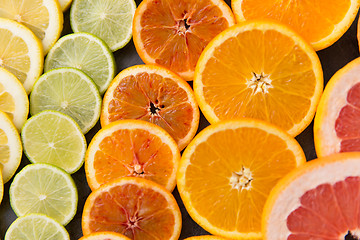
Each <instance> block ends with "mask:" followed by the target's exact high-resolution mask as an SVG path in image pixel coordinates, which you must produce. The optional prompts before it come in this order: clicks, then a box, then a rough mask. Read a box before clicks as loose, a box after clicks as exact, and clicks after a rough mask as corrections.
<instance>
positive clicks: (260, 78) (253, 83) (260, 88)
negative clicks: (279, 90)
mask: <svg viewBox="0 0 360 240" xmlns="http://www.w3.org/2000/svg"><path fill="white" fill-rule="evenodd" d="M252 74H253V76H252V78H251V79H250V80H247V82H246V85H247V87H248V88H251V89H252V90H253V94H257V93H268V92H269V88H273V86H272V85H271V79H270V77H269V75H266V74H264V73H261V74H257V73H255V72H253V73H252Z"/></svg>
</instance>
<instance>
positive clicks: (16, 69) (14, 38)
mask: <svg viewBox="0 0 360 240" xmlns="http://www.w3.org/2000/svg"><path fill="white" fill-rule="evenodd" d="M9 3H10V2H9ZM0 5H1V4H0ZM43 61H44V59H43V50H42V46H41V42H40V41H39V39H38V38H37V37H36V36H35V35H34V33H33V32H31V31H30V30H29V29H28V28H26V27H24V26H23V25H22V24H19V23H17V22H15V21H12V20H8V19H5V18H1V17H0V67H3V68H5V69H6V70H8V71H10V72H11V73H13V74H14V75H15V76H16V77H17V79H19V80H20V82H21V83H22V84H23V85H24V88H25V90H26V92H27V93H29V92H30V91H31V88H32V87H33V85H34V82H35V81H36V80H37V79H38V77H39V76H40V75H41V73H42V70H43Z"/></svg>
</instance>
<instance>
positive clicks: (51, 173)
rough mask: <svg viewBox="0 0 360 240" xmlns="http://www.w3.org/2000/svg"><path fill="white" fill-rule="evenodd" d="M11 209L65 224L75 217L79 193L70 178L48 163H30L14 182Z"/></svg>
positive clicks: (20, 214)
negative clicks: (38, 214)
mask: <svg viewBox="0 0 360 240" xmlns="http://www.w3.org/2000/svg"><path fill="white" fill-rule="evenodd" d="M9 195H10V203H11V207H12V209H13V210H14V212H15V213H16V215H17V216H24V215H27V214H30V213H42V214H46V215H47V216H49V217H52V218H54V219H55V220H56V221H58V222H59V223H61V224H62V225H66V224H68V223H69V222H70V220H71V219H73V217H74V216H75V213H76V209H77V203H78V193H77V189H76V186H75V183H74V180H73V179H72V178H71V176H70V175H69V174H68V173H67V172H65V171H64V170H62V169H60V168H58V167H55V166H53V165H50V164H45V163H35V164H29V165H27V166H26V167H24V168H23V169H22V170H21V171H20V172H19V173H18V174H16V176H15V177H14V180H13V182H12V183H11V186H10V190H9Z"/></svg>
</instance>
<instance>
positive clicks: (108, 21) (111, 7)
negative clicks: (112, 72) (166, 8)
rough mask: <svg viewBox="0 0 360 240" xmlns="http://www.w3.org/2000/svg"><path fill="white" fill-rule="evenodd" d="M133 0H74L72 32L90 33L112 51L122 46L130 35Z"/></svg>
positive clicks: (71, 17) (134, 5) (133, 7)
mask: <svg viewBox="0 0 360 240" xmlns="http://www.w3.org/2000/svg"><path fill="white" fill-rule="evenodd" d="M135 9H136V4H135V1H134V0H118V1H113V0H74V2H73V4H72V6H71V12H70V23H71V28H72V29H73V31H74V32H88V33H92V34H94V35H96V36H98V37H99V38H101V39H102V40H104V41H105V42H106V43H107V45H108V46H109V47H110V49H111V50H112V51H116V50H118V49H120V48H122V47H124V46H125V45H126V44H127V43H128V42H129V41H130V39H131V36H132V32H131V30H132V21H133V17H134V13H135Z"/></svg>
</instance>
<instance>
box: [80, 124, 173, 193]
mask: <svg viewBox="0 0 360 240" xmlns="http://www.w3.org/2000/svg"><path fill="white" fill-rule="evenodd" d="M179 161H180V152H179V148H178V147H177V144H176V142H175V141H174V140H173V139H172V138H171V136H170V135H169V134H168V133H167V132H166V131H165V130H163V129H162V128H160V127H158V126H157V125H155V124H152V123H148V122H144V121H140V120H122V121H116V122H114V123H112V124H110V125H107V126H106V127H105V128H103V129H101V130H100V131H99V132H98V133H97V134H96V135H95V136H94V137H93V139H92V140H91V143H90V145H89V148H88V150H87V153H86V159H85V171H86V178H87V181H88V183H89V186H90V188H91V189H92V190H95V189H97V188H99V187H100V185H102V184H104V183H107V182H109V181H110V180H113V179H115V178H119V177H125V176H128V177H140V178H146V179H149V180H151V181H154V182H156V183H158V184H160V185H162V186H164V187H165V188H166V189H167V190H169V191H172V190H173V189H174V188H175V185H176V171H177V168H178V165H179Z"/></svg>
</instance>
